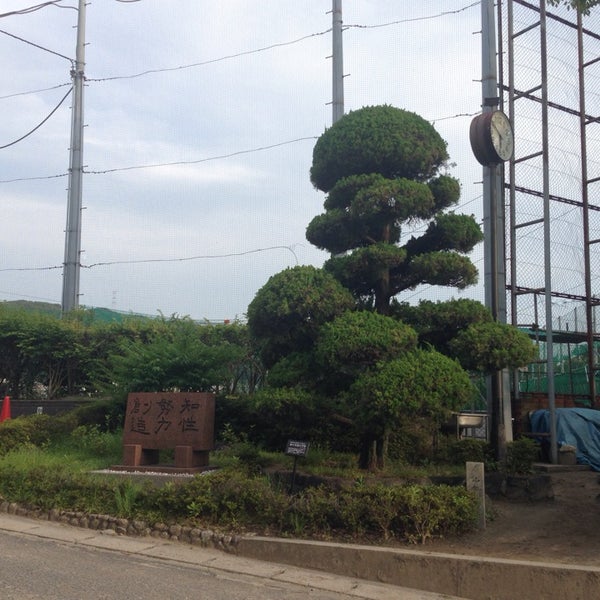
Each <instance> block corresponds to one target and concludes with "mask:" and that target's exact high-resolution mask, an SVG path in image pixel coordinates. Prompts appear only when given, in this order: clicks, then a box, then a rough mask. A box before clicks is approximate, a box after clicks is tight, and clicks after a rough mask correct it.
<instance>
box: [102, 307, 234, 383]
mask: <svg viewBox="0 0 600 600" xmlns="http://www.w3.org/2000/svg"><path fill="white" fill-rule="evenodd" d="M169 325H170V327H169V329H168V330H167V331H166V332H165V335H162V336H157V337H156V338H155V339H153V340H151V341H149V342H147V343H143V344H140V343H139V342H136V341H131V340H127V341H125V342H123V343H122V344H121V345H120V354H117V355H114V356H113V357H112V369H111V373H112V379H113V381H114V383H115V384H116V385H117V387H118V388H119V389H120V390H121V391H122V392H138V391H145V392H158V391H165V390H175V389H176V390H178V391H188V392H191V391H212V390H214V389H218V388H219V387H221V386H225V387H226V386H227V382H228V381H229V380H230V378H231V371H230V365H231V364H235V363H237V362H238V361H239V360H240V357H241V353H242V350H241V348H240V347H239V346H236V345H233V344H229V343H221V344H219V345H216V346H209V345H207V344H205V343H204V342H202V341H201V339H200V335H199V328H200V327H201V326H199V325H197V324H196V323H194V322H193V321H192V320H190V319H177V320H172V321H171V323H170V324H169Z"/></svg>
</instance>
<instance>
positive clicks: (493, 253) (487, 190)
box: [481, 0, 512, 459]
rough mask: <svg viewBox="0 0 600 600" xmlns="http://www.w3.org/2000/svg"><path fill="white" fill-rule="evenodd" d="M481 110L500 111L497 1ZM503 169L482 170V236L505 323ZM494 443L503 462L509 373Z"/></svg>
mask: <svg viewBox="0 0 600 600" xmlns="http://www.w3.org/2000/svg"><path fill="white" fill-rule="evenodd" d="M481 34H482V44H481V50H482V54H481V56H482V67H481V87H482V110H483V112H491V111H493V110H496V109H497V108H498V105H499V103H500V98H499V94H498V79H497V77H498V75H497V66H496V63H497V58H496V31H495V18H494V0H482V2H481ZM503 179H504V175H503V168H502V167H500V166H493V167H483V234H484V271H485V273H484V283H485V303H486V306H487V307H488V308H489V309H490V310H491V312H492V315H493V317H494V319H495V320H496V321H498V322H501V323H506V292H505V289H506V258H505V254H506V252H505V244H504V185H503ZM487 403H488V413H489V415H490V417H491V438H492V439H491V441H492V445H493V447H494V449H495V451H496V456H497V458H498V459H503V458H504V455H505V452H506V443H507V442H508V441H510V440H512V427H511V407H510V382H509V377H508V372H507V371H498V372H496V373H493V374H492V375H491V376H490V377H489V378H488V381H487Z"/></svg>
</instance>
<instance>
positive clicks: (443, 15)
mask: <svg viewBox="0 0 600 600" xmlns="http://www.w3.org/2000/svg"><path fill="white" fill-rule="evenodd" d="M480 4H481V2H480V1H478V2H472V3H471V4H469V5H467V6H463V8H458V9H456V10H447V11H444V12H441V13H437V14H435V15H428V16H426V17H412V18H410V19H400V20H398V21H390V22H389V23H379V24H378V25H344V27H343V28H344V29H378V28H380V27H390V26H392V25H402V24H403V23H413V22H415V21H429V20H431V19H439V18H440V17H446V16H448V15H456V14H458V13H461V12H464V11H465V10H468V9H469V8H473V7H474V6H479V5H480Z"/></svg>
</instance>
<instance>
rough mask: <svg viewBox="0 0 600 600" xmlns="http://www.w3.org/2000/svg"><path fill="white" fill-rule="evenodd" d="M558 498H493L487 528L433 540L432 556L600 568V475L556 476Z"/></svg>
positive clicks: (429, 547) (566, 473)
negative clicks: (479, 557)
mask: <svg viewBox="0 0 600 600" xmlns="http://www.w3.org/2000/svg"><path fill="white" fill-rule="evenodd" d="M550 476H551V480H552V489H553V491H554V499H549V500H541V501H536V502H514V501H508V500H505V499H496V500H491V501H490V500H489V499H488V501H487V504H486V509H487V510H488V512H491V514H492V519H491V520H488V522H487V525H486V528H485V530H483V531H477V532H474V533H471V534H468V535H466V536H463V537H461V538H459V539H454V540H450V539H448V540H444V539H440V540H433V542H429V543H428V544H427V545H426V546H425V548H424V549H425V550H429V551H431V552H449V553H452V554H466V555H475V556H493V557H500V558H510V559H517V560H530V561H536V562H538V561H544V562H558V563H569V564H579V565H594V566H600V473H598V472H596V471H592V470H591V469H590V470H584V471H581V470H574V471H559V472H551V473H550Z"/></svg>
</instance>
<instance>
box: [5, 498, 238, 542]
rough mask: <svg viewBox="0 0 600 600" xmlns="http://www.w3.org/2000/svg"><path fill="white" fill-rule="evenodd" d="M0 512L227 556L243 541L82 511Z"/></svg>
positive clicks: (9, 506) (16, 508)
mask: <svg viewBox="0 0 600 600" xmlns="http://www.w3.org/2000/svg"><path fill="white" fill-rule="evenodd" d="M0 512H4V513H8V514H10V515H17V516H19V517H28V518H30V519H40V520H43V521H53V522H55V523H64V524H65V525H72V526H75V527H82V528H83V529H92V530H95V531H103V532H104V533H107V534H109V535H110V534H113V535H128V536H136V537H142V536H150V537H155V538H161V539H164V540H169V541H173V542H184V543H186V544H192V545H193V546H201V547H203V548H207V547H212V548H217V549H218V550H224V551H225V552H230V553H234V552H235V551H236V546H237V545H238V543H239V540H240V538H239V537H238V536H232V535H224V534H220V533H217V532H215V531H212V530H210V529H199V528H197V527H189V526H183V525H167V524H166V523H154V524H153V525H150V524H148V523H147V522H146V521H141V520H138V519H123V518H120V517H114V516H111V515H100V514H88V513H84V512H80V511H68V510H58V509H56V508H52V509H50V510H41V509H28V508H25V507H23V506H20V505H19V504H17V503H16V502H6V501H3V502H0Z"/></svg>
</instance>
